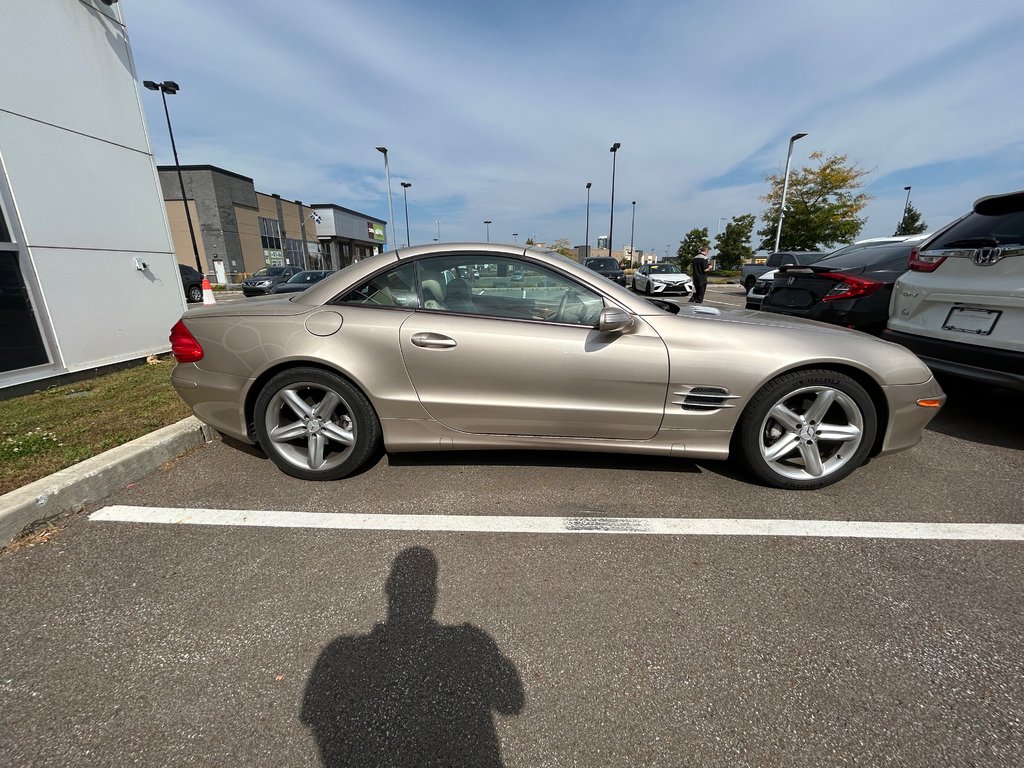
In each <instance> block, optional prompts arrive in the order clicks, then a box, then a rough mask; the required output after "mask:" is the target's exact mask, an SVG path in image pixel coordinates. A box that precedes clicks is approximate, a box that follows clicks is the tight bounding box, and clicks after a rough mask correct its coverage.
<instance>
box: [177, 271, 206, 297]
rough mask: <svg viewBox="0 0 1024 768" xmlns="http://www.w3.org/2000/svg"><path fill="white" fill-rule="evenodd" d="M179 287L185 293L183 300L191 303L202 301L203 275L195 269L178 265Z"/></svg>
mask: <svg viewBox="0 0 1024 768" xmlns="http://www.w3.org/2000/svg"><path fill="white" fill-rule="evenodd" d="M178 270H179V271H180V272H181V287H182V290H184V291H185V299H186V300H188V301H191V302H193V303H195V302H197V301H202V300H203V275H202V273H201V272H200V271H199V270H198V269H196V268H195V267H190V266H189V265H188V264H179V265H178Z"/></svg>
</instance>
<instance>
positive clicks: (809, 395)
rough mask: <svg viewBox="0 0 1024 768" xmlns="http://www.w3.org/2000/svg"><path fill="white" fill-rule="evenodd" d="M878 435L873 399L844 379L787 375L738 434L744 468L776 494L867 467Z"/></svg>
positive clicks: (749, 412) (760, 398) (813, 373)
mask: <svg viewBox="0 0 1024 768" xmlns="http://www.w3.org/2000/svg"><path fill="white" fill-rule="evenodd" d="M876 430H877V414H876V410H875V405H874V403H873V402H872V401H871V397H870V395H868V393H867V392H866V391H865V390H864V388H863V387H862V386H861V385H860V384H858V383H857V382H856V381H854V380H853V379H852V378H850V377H849V376H846V375H845V374H842V373H838V372H836V371H827V370H810V371H796V372H793V373H787V374H783V375H782V376H778V377H776V378H775V379H772V380H771V381H770V382H768V383H767V384H766V385H765V386H764V387H763V388H762V389H761V391H760V392H758V393H757V394H756V395H754V397H753V398H751V400H750V403H749V404H748V405H747V408H746V410H745V411H744V412H743V415H742V416H741V417H740V421H739V424H738V425H737V428H736V438H737V440H738V441H739V453H740V457H741V458H742V460H743V463H744V464H746V466H747V467H748V468H749V469H750V471H751V472H752V473H753V474H754V475H755V476H757V477H758V478H759V479H760V480H762V481H764V482H765V483H767V484H768V485H773V486H775V487H777V488H787V489H791V490H809V489H814V488H823V487H825V486H826V485H831V484H832V483H835V482H838V481H839V480H842V479H843V478H844V477H846V476H847V475H849V474H850V473H851V472H853V471H854V470H855V469H856V468H857V467H859V466H860V465H861V464H863V463H864V461H865V460H866V459H867V457H868V453H869V452H870V451H871V446H872V445H873V443H874V440H875V432H876Z"/></svg>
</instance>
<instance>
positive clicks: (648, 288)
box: [644, 280, 654, 296]
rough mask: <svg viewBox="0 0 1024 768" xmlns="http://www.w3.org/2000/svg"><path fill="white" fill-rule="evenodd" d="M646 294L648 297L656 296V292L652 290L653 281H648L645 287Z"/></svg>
mask: <svg viewBox="0 0 1024 768" xmlns="http://www.w3.org/2000/svg"><path fill="white" fill-rule="evenodd" d="M644 293H646V294H647V295H648V296H653V295H654V291H652V290H651V281H650V280H648V281H647V285H645V286H644Z"/></svg>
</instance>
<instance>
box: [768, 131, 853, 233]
mask: <svg viewBox="0 0 1024 768" xmlns="http://www.w3.org/2000/svg"><path fill="white" fill-rule="evenodd" d="M810 159H811V160H812V161H814V162H815V163H816V166H804V167H803V168H801V169H800V170H798V171H795V172H792V173H790V174H789V189H788V191H787V193H786V215H785V217H784V218H783V220H782V238H781V239H780V241H779V250H783V251H815V250H827V249H830V248H832V247H834V246H836V245H839V244H842V243H851V242H853V241H854V240H856V239H857V235H859V234H860V231H861V229H862V228H863V227H864V223H865V222H866V221H867V220H866V219H862V218H859V217H858V215H857V214H859V213H860V212H861V211H863V210H864V208H865V206H867V204H868V201H869V200H871V196H870V195H867V194H865V193H864V192H858V191H857V190H859V189H860V188H861V187H862V186H863V179H864V177H865V176H867V175H868V173H870V171H865V170H863V169H861V168H858V167H857V166H856V165H854V164H851V163H850V162H849V160H848V159H847V156H846V155H830V156H829V157H825V155H824V153H822V152H820V151H819V152H812V153H811V155H810ZM783 177H784V174H782V173H774V174H769V175H768V176H766V177H765V181H767V182H768V183H769V184H770V185H771V188H770V190H769V191H768V193H767V194H766V195H763V196H762V197H761V200H763V201H764V202H765V203H766V204H767V207H766V208H765V212H764V213H763V214H762V215H761V219H762V221H763V222H764V226H763V227H762V228H761V229H759V230H758V231H757V234H758V236H759V237H760V249H765V250H771V249H772V248H774V247H775V232H776V227H777V226H778V223H779V201H780V200H781V199H782V184H783V180H784V179H783Z"/></svg>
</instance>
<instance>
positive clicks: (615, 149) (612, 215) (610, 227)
mask: <svg viewBox="0 0 1024 768" xmlns="http://www.w3.org/2000/svg"><path fill="white" fill-rule="evenodd" d="M621 146H622V144H620V143H619V142H617V141H616V142H615V143H614V144H612V146H611V149H609V150H608V151H609V152H611V153H612V205H611V213H610V218H609V221H608V256H609V257H611V255H612V243H614V242H615V241H614V240H613V239H612V232H613V231H614V229H615V156H616V155H617V154H618V153H619V147H621Z"/></svg>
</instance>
